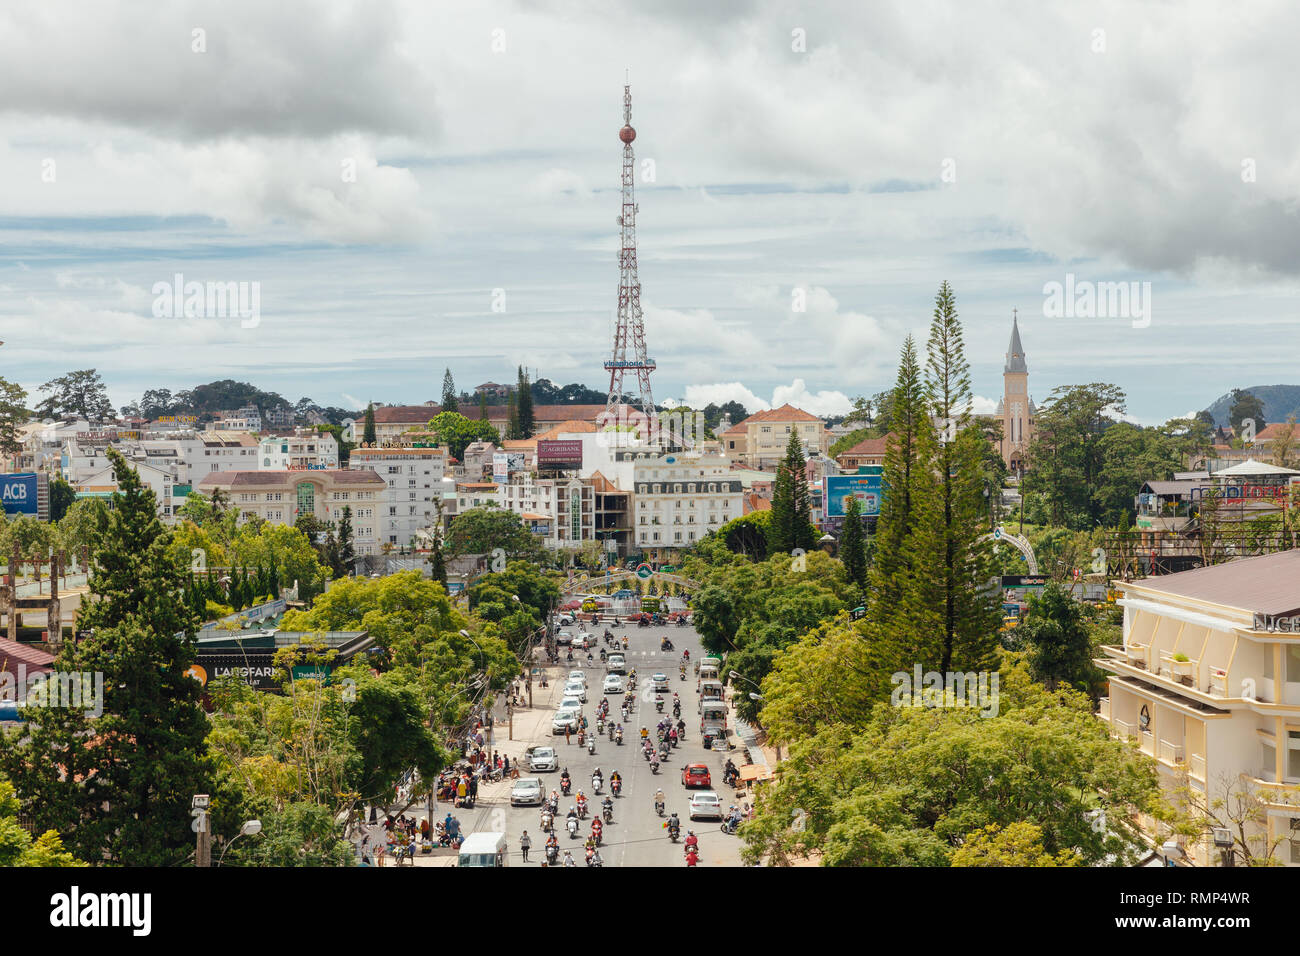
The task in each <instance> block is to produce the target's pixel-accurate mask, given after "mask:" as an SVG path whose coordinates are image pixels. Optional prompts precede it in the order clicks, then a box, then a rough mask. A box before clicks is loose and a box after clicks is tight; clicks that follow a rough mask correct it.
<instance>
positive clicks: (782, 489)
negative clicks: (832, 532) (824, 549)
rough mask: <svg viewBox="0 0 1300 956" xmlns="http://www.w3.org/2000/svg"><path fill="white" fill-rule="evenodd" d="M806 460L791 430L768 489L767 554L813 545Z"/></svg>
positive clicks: (806, 549) (809, 548)
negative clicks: (770, 495) (770, 516)
mask: <svg viewBox="0 0 1300 956" xmlns="http://www.w3.org/2000/svg"><path fill="white" fill-rule="evenodd" d="M806 468H807V462H806V460H805V459H804V456H803V446H802V445H801V444H800V443H799V436H798V435H797V434H795V432H794V430H793V429H791V431H790V441H789V442H788V443H786V446H785V458H783V459H782V460H781V464H780V465H779V466H777V471H776V481H775V482H774V483H773V488H772V529H771V532H770V534H769V536H768V548H769V549H770V553H771V554H778V553H789V552H791V551H793V550H794V549H795V548H802V549H803V550H804V551H809V550H811V549H812V546H813V526H812V497H811V496H810V495H809V493H808V473H807V471H806Z"/></svg>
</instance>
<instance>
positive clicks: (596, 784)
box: [591, 774, 605, 793]
mask: <svg viewBox="0 0 1300 956" xmlns="http://www.w3.org/2000/svg"><path fill="white" fill-rule="evenodd" d="M604 783H605V781H604V780H602V779H601V778H600V775H599V774H597V775H596V776H594V777H592V778H591V789H592V790H593V791H594V792H595V793H600V788H601V787H602V786H603V785H604Z"/></svg>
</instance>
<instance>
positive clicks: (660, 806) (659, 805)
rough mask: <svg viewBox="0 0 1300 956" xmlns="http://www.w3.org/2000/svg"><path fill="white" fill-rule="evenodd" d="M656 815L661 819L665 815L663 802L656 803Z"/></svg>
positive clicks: (657, 801)
mask: <svg viewBox="0 0 1300 956" xmlns="http://www.w3.org/2000/svg"><path fill="white" fill-rule="evenodd" d="M655 813H657V814H659V816H661V817H662V816H663V815H664V802H663V801H662V800H656V801H655Z"/></svg>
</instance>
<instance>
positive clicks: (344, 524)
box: [339, 505, 356, 574]
mask: <svg viewBox="0 0 1300 956" xmlns="http://www.w3.org/2000/svg"><path fill="white" fill-rule="evenodd" d="M355 558H356V549H355V548H354V547H353V545H352V509H351V508H350V507H348V506H347V505H344V506H343V516H342V518H340V519H339V564H340V565H342V567H343V573H344V574H351V573H352V565H353V561H354V559H355Z"/></svg>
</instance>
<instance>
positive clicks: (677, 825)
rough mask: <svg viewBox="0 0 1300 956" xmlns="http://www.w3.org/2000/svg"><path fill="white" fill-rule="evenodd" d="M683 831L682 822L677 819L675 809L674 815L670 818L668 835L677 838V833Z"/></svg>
mask: <svg viewBox="0 0 1300 956" xmlns="http://www.w3.org/2000/svg"><path fill="white" fill-rule="evenodd" d="M681 831H682V824H681V821H680V820H678V819H677V811H675V810H674V811H673V813H672V815H671V816H670V817H669V818H668V835H669V836H670V837H672V838H673V839H674V840H676V839H677V834H679V833H681Z"/></svg>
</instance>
